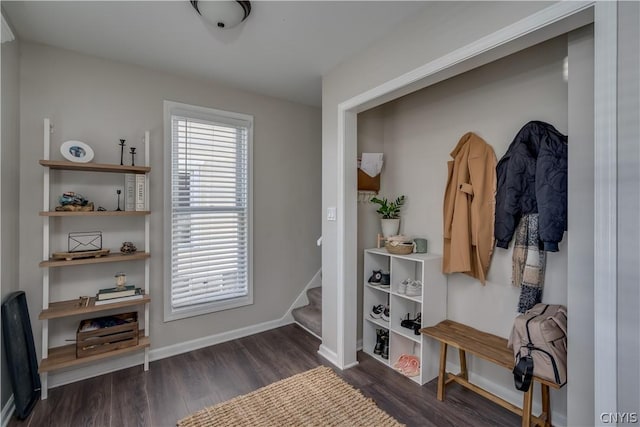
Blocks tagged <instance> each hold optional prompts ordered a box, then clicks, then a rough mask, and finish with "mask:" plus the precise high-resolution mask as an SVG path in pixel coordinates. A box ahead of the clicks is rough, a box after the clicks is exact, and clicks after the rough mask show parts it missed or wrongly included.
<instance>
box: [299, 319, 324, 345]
mask: <svg viewBox="0 0 640 427" xmlns="http://www.w3.org/2000/svg"><path fill="white" fill-rule="evenodd" d="M293 323H295V324H296V325H298V326H300V327H301V328H302V329H304V330H305V331H307V332H308V333H310V334H311V335H313V336H314V337H316V338H318V339H319V340H320V341H322V337H319V336H318V335H316V334H315V332H313V331H312V330H311V329H309V328H307V327H306V326H304V325H303V324H302V323H299V322H296V321H295V320H294V321H293Z"/></svg>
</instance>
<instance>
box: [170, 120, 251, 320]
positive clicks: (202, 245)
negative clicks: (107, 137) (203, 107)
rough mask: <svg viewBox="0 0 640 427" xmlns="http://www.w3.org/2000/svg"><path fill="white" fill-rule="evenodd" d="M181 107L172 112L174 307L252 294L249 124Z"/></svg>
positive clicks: (175, 308) (184, 306)
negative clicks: (185, 109)
mask: <svg viewBox="0 0 640 427" xmlns="http://www.w3.org/2000/svg"><path fill="white" fill-rule="evenodd" d="M174 111H175V109H174ZM180 112H181V111H178V113H173V112H172V113H171V114H170V122H171V148H170V150H171V167H170V169H171V184H170V189H171V207H170V211H171V212H170V233H171V236H170V237H171V257H170V263H171V269H170V271H171V289H170V291H171V296H170V304H171V310H172V311H175V310H181V309H185V308H190V307H191V308H198V307H201V306H203V305H205V306H206V305H208V304H211V303H215V302H224V301H227V300H233V299H237V298H242V297H247V296H248V295H249V293H250V291H251V289H250V280H249V279H250V274H249V273H250V272H249V265H250V263H249V256H250V251H249V237H250V230H249V227H250V216H249V202H250V197H249V194H250V192H249V176H250V171H249V132H250V127H251V122H250V121H246V120H238V119H236V118H233V117H215V116H214V117H211V118H207V119H203V118H202V115H198V114H194V115H188V114H179V113H180Z"/></svg>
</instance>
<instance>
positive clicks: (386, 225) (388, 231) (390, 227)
mask: <svg viewBox="0 0 640 427" xmlns="http://www.w3.org/2000/svg"><path fill="white" fill-rule="evenodd" d="M380 224H381V225H382V236H383V237H391V236H395V235H397V234H398V231H399V230H400V219H399V218H395V219H381V220H380Z"/></svg>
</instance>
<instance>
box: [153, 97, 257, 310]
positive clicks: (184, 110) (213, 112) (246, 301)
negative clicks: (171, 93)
mask: <svg viewBox="0 0 640 427" xmlns="http://www.w3.org/2000/svg"><path fill="white" fill-rule="evenodd" d="M172 114H182V115H185V116H187V117H193V118H200V119H204V120H212V116H218V117H225V119H227V120H234V119H235V120H239V121H242V122H249V123H250V125H249V130H248V135H247V146H248V156H249V158H248V179H249V189H248V209H249V213H248V216H249V218H248V221H249V236H248V238H249V242H248V250H249V262H248V270H249V271H248V280H249V282H248V292H247V295H246V296H243V297H238V298H233V299H230V300H225V301H216V302H211V303H208V304H202V305H200V306H198V307H185V308H180V309H173V308H172V307H171V143H172V141H171V115H172ZM163 185H164V189H163V192H164V242H165V243H164V253H165V255H164V257H163V258H164V321H165V322H169V321H172V320H178V319H184V318H187V317H193V316H200V315H203V314H208V313H214V312H217V311H222V310H229V309H232V308H238V307H242V306H246V305H251V304H253V116H251V115H248V114H241V113H234V112H230V111H224V110H217V109H214V108H207V107H200V106H196V105H189V104H182V103H179V102H173V101H166V100H165V101H164V182H163Z"/></svg>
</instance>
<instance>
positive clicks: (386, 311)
mask: <svg viewBox="0 0 640 427" xmlns="http://www.w3.org/2000/svg"><path fill="white" fill-rule="evenodd" d="M380 319H382V320H384V321H385V322H388V321H389V306H388V305H387V306H385V308H384V310H383V311H382V315H380Z"/></svg>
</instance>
